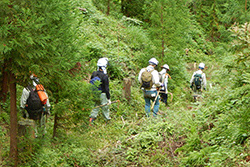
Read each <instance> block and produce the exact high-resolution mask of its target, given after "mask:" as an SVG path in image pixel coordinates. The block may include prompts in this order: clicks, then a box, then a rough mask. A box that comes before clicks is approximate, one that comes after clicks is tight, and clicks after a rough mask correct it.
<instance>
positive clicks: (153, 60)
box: [148, 58, 159, 66]
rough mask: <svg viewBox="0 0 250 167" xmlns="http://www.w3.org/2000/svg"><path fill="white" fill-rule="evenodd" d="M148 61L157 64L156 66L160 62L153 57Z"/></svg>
mask: <svg viewBox="0 0 250 167" xmlns="http://www.w3.org/2000/svg"><path fill="white" fill-rule="evenodd" d="M148 62H149V64H153V65H156V66H157V65H158V63H159V62H158V60H156V58H151V59H150V60H149V61H148Z"/></svg>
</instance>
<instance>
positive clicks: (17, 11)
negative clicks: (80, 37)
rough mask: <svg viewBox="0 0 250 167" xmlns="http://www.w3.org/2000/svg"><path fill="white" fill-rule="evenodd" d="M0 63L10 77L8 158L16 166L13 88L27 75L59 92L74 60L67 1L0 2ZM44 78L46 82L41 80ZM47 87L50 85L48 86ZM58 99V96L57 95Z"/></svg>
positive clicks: (74, 36) (74, 35) (72, 25)
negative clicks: (33, 75) (39, 79)
mask: <svg viewBox="0 0 250 167" xmlns="http://www.w3.org/2000/svg"><path fill="white" fill-rule="evenodd" d="M0 7H1V9H3V10H1V12H0V18H1V20H0V24H1V31H0V35H1V41H0V55H1V63H3V62H5V63H7V66H6V68H5V71H6V72H7V73H8V74H9V76H10V81H9V83H10V95H11V97H10V99H11V107H10V108H11V109H10V110H11V114H10V120H11V126H10V136H11V140H10V141H11V143H10V158H11V160H14V161H13V162H15V163H14V164H15V166H16V165H17V136H16V135H17V110H16V100H17V99H19V98H20V97H16V84H20V85H23V86H25V85H26V84H27V80H28V78H29V71H32V72H34V73H36V74H37V75H38V76H39V77H40V78H41V80H42V81H44V84H45V85H47V84H48V87H49V88H47V89H52V88H53V89H61V88H62V87H63V85H64V84H65V83H66V82H67V80H69V77H70V76H69V74H68V70H69V69H70V68H72V67H73V65H74V63H75V62H76V59H77V55H76V52H77V49H76V47H75V46H76V43H75V41H76V40H77V33H76V32H74V31H75V30H74V29H75V26H77V22H75V20H74V18H75V16H77V13H74V7H73V6H72V3H71V1H68V0H61V1H56V0H44V1H37V0H35V1H28V0H16V1H9V0H6V1H1V2H0ZM45 77H46V78H45ZM55 81H57V82H55ZM49 83H50V84H49ZM58 96H60V95H58Z"/></svg>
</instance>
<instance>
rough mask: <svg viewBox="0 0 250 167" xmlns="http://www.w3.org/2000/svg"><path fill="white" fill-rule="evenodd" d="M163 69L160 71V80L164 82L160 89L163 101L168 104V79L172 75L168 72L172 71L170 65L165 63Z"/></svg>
mask: <svg viewBox="0 0 250 167" xmlns="http://www.w3.org/2000/svg"><path fill="white" fill-rule="evenodd" d="M161 68H162V70H161V71H160V72H159V75H160V82H161V83H162V84H163V87H162V88H161V89H160V97H161V100H162V101H163V103H164V104H165V105H166V106H167V100H168V79H171V76H170V75H169V74H168V71H170V69H169V66H168V65H167V64H164V65H163V66H161Z"/></svg>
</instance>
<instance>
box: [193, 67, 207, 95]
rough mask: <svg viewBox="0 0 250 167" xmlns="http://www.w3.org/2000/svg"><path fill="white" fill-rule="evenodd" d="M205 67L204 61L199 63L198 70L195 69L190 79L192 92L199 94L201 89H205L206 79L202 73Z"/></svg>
mask: <svg viewBox="0 0 250 167" xmlns="http://www.w3.org/2000/svg"><path fill="white" fill-rule="evenodd" d="M204 68H205V64H204V63H200V64H199V70H197V71H195V72H194V73H193V75H192V78H191V80H190V88H191V89H193V91H194V93H198V94H201V92H202V89H204V90H206V87H207V80H206V74H205V73H203V70H204Z"/></svg>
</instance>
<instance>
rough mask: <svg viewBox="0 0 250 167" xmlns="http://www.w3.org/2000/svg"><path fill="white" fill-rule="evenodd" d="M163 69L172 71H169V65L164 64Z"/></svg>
mask: <svg viewBox="0 0 250 167" xmlns="http://www.w3.org/2000/svg"><path fill="white" fill-rule="evenodd" d="M161 67H162V68H165V69H167V70H169V71H170V69H169V66H168V65H167V64H164V65H163V66H161Z"/></svg>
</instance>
